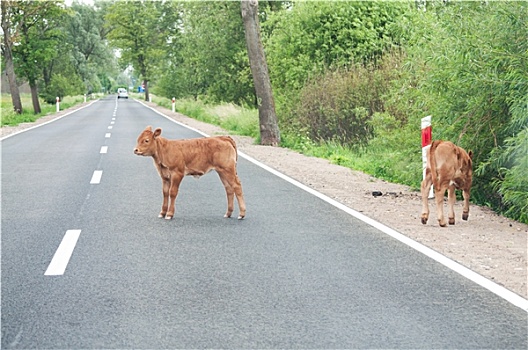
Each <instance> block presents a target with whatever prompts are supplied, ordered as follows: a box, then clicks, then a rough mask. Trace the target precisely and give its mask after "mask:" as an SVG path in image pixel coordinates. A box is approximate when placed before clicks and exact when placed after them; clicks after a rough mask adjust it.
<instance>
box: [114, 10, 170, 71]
mask: <svg viewBox="0 0 528 350" xmlns="http://www.w3.org/2000/svg"><path fill="white" fill-rule="evenodd" d="M178 13H179V12H178V11H177V4H176V3H174V2H172V1H167V2H158V1H117V2H115V3H114V4H113V5H111V6H110V7H109V8H108V9H107V13H106V16H105V21H106V26H107V29H108V30H109V32H108V35H107V38H108V39H109V41H110V43H111V45H112V46H114V47H116V48H119V49H120V52H121V57H120V62H121V64H122V66H123V68H126V67H127V66H128V65H132V66H133V67H134V69H135V70H136V71H137V72H138V74H139V75H140V77H141V78H142V79H143V80H146V81H150V80H151V79H152V78H153V77H154V75H155V73H156V71H157V69H158V66H159V65H160V61H161V59H162V58H164V57H165V56H166V49H165V45H166V44H167V43H168V42H171V41H172V40H174V36H175V35H176V33H177V30H176V27H177V25H178V19H177V17H178Z"/></svg>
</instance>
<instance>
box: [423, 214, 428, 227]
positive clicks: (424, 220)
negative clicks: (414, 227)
mask: <svg viewBox="0 0 528 350" xmlns="http://www.w3.org/2000/svg"><path fill="white" fill-rule="evenodd" d="M428 219H429V218H428V217H427V216H426V215H422V224H424V225H425V224H427V220H428Z"/></svg>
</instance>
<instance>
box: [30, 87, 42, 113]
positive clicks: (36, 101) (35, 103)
mask: <svg viewBox="0 0 528 350" xmlns="http://www.w3.org/2000/svg"><path fill="white" fill-rule="evenodd" d="M29 88H30V89H31V102H33V109H34V110H35V114H39V113H40V112H42V111H41V110H40V102H39V98H38V89H37V83H36V82H35V81H33V80H32V81H30V82H29Z"/></svg>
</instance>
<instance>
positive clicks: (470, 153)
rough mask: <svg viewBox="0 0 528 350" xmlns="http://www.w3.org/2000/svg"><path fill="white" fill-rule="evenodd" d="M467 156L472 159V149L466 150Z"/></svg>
mask: <svg viewBox="0 0 528 350" xmlns="http://www.w3.org/2000/svg"><path fill="white" fill-rule="evenodd" d="M468 156H469V158H471V159H473V151H469V152H468Z"/></svg>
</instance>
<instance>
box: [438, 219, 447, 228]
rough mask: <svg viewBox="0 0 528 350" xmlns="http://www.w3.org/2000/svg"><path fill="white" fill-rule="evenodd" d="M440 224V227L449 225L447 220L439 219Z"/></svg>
mask: <svg viewBox="0 0 528 350" xmlns="http://www.w3.org/2000/svg"><path fill="white" fill-rule="evenodd" d="M438 225H440V227H446V226H447V224H446V222H445V220H438Z"/></svg>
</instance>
